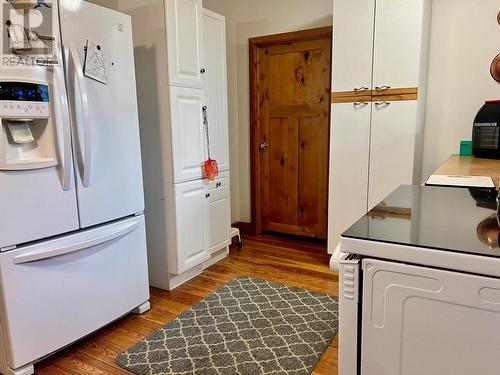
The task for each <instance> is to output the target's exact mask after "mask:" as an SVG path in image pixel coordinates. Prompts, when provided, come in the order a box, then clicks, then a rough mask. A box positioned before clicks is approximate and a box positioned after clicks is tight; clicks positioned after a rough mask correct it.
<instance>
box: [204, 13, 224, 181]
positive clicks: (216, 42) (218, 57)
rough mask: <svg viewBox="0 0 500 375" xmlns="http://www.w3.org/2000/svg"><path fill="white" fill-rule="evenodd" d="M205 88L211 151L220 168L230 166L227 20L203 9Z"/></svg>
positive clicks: (222, 169) (221, 169)
mask: <svg viewBox="0 0 500 375" xmlns="http://www.w3.org/2000/svg"><path fill="white" fill-rule="evenodd" d="M203 30H204V31H203V44H204V50H205V52H204V58H205V63H204V66H205V69H206V73H205V74H204V76H205V77H204V78H205V91H206V93H207V106H208V109H207V113H208V121H209V135H210V152H211V156H212V158H213V159H215V160H217V163H218V165H219V171H221V172H222V171H226V170H229V140H228V139H229V135H228V109H227V70H226V21H225V18H224V16H221V15H219V14H217V13H214V12H211V11H209V10H207V9H204V10H203Z"/></svg>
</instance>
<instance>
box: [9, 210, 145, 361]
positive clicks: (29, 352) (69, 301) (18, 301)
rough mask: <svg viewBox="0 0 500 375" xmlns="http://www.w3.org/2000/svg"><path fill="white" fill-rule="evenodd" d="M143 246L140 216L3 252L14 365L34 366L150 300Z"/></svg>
mask: <svg viewBox="0 0 500 375" xmlns="http://www.w3.org/2000/svg"><path fill="white" fill-rule="evenodd" d="M78 244H81V248H80V249H77V250H75V248H74V247H75V245H78ZM85 244H87V245H85ZM145 244H146V235H145V229H144V217H143V216H140V217H134V218H131V219H127V220H124V221H120V222H116V223H113V224H110V225H108V226H102V227H99V228H97V229H91V230H87V231H82V232H79V233H78V234H76V235H70V236H67V237H60V238H57V239H54V240H51V241H47V242H41V243H37V244H35V245H31V246H27V247H24V248H23V247H21V248H19V249H16V250H13V251H8V252H6V253H3V254H1V255H0V274H1V275H2V279H1V283H0V285H1V289H0V290H1V297H2V305H3V308H4V312H3V319H5V320H4V328H5V331H4V338H5V340H6V341H8V342H9V343H10V345H6V347H5V349H6V350H7V360H8V364H9V366H10V367H11V368H18V367H20V366H23V365H25V364H27V363H30V362H33V361H35V360H37V359H39V358H41V357H43V356H45V355H47V354H49V353H52V352H53V351H55V350H58V349H60V348H62V347H64V346H66V345H68V344H70V343H71V342H73V341H75V340H78V339H80V338H82V337H84V336H85V335H88V334H89V333H91V332H93V331H95V330H96V329H98V328H101V327H103V326H104V325H106V324H108V323H110V322H111V321H113V320H115V319H118V318H119V317H120V316H122V315H123V314H126V313H127V312H129V311H131V310H132V309H133V308H135V307H137V306H139V305H141V304H142V303H144V302H146V301H147V300H148V299H149V287H148V271H147V259H146V245H145ZM55 250H57V251H55ZM55 306H57V308H55ZM35 311H36V313H35ZM34 338H43V339H39V340H35V339H34Z"/></svg>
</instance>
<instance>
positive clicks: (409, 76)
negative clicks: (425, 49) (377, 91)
mask: <svg viewBox="0 0 500 375" xmlns="http://www.w3.org/2000/svg"><path fill="white" fill-rule="evenodd" d="M428 5H429V3H428V2H426V1H423V0H419V1H413V0H377V6H376V14H375V20H376V21H375V43H374V51H373V59H374V60H373V87H374V88H375V87H376V86H384V85H390V86H391V87H393V88H398V87H405V88H406V87H418V86H419V76H420V69H421V67H420V64H419V63H416V62H419V61H420V60H421V54H422V45H423V37H424V36H423V34H422V33H423V30H424V27H423V26H424V25H423V23H422V20H423V19H424V17H423V13H424V9H425V7H426V6H428Z"/></svg>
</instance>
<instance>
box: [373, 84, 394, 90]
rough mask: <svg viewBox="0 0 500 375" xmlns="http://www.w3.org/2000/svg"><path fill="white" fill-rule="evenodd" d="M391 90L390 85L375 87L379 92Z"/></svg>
mask: <svg viewBox="0 0 500 375" xmlns="http://www.w3.org/2000/svg"><path fill="white" fill-rule="evenodd" d="M390 88H391V86H389V85H383V86H375V90H377V91H383V90H389V89H390Z"/></svg>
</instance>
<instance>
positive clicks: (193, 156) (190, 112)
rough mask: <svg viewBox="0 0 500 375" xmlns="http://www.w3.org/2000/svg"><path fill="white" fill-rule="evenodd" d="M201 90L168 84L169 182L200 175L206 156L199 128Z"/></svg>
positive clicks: (201, 104) (203, 101)
mask: <svg viewBox="0 0 500 375" xmlns="http://www.w3.org/2000/svg"><path fill="white" fill-rule="evenodd" d="M205 103H206V102H205V91H204V90H198V89H192V88H186V87H180V86H171V87H170V115H171V134H172V166H173V182H174V183H179V182H184V181H190V180H194V179H197V178H202V177H203V174H202V164H203V162H204V161H205V160H206V159H207V154H206V145H205V134H204V128H203V107H204V106H205Z"/></svg>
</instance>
